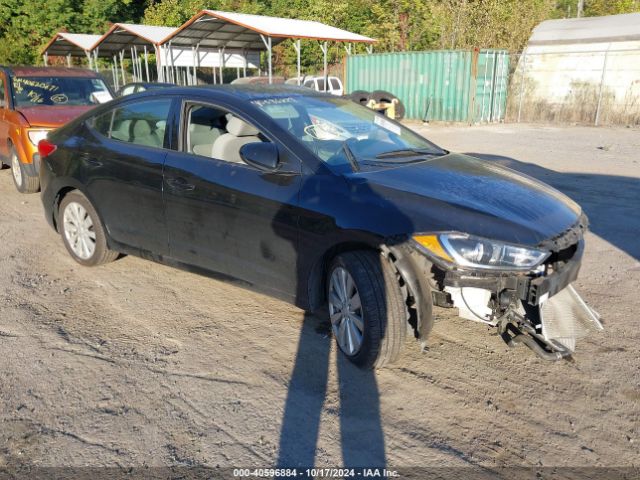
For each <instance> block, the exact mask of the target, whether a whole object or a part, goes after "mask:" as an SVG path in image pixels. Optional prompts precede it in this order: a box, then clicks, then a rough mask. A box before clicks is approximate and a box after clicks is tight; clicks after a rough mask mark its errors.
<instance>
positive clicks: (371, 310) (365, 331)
mask: <svg viewBox="0 0 640 480" xmlns="http://www.w3.org/2000/svg"><path fill="white" fill-rule="evenodd" d="M327 300H328V305H329V318H330V320H331V328H332V331H333V335H334V337H335V338H336V342H337V344H338V347H339V348H340V350H342V353H343V354H344V355H345V356H346V357H347V358H348V359H349V360H351V361H352V362H353V363H355V364H356V365H358V366H359V367H361V368H379V367H382V366H384V365H387V364H389V363H392V362H394V361H395V360H396V359H397V358H398V356H399V355H400V352H401V350H402V346H403V344H404V341H405V337H406V332H407V324H406V322H407V320H406V319H407V315H406V307H405V302H404V299H403V295H402V292H401V290H400V287H399V285H398V281H397V278H396V275H395V272H394V269H393V267H392V265H391V264H390V262H389V261H388V260H387V259H386V258H384V257H382V256H381V255H380V254H379V253H378V252H374V251H367V250H359V251H354V252H347V253H344V254H340V255H338V256H337V257H336V258H335V259H334V260H333V262H332V263H331V265H330V267H329V271H328V275H327Z"/></svg>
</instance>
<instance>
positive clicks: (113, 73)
mask: <svg viewBox="0 0 640 480" xmlns="http://www.w3.org/2000/svg"><path fill="white" fill-rule="evenodd" d="M111 79H112V83H113V88H114V89H116V90H117V89H118V76H117V75H116V69H115V67H114V66H113V63H112V64H111Z"/></svg>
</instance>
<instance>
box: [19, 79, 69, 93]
mask: <svg viewBox="0 0 640 480" xmlns="http://www.w3.org/2000/svg"><path fill="white" fill-rule="evenodd" d="M14 87H15V89H16V92H17V93H21V92H22V89H23V88H25V87H32V88H39V89H40V90H44V91H45V92H56V91H58V90H60V87H59V86H58V85H53V84H51V83H47V82H41V81H38V80H33V79H31V78H21V77H17V78H15V79H14Z"/></svg>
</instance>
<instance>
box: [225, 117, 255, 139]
mask: <svg viewBox="0 0 640 480" xmlns="http://www.w3.org/2000/svg"><path fill="white" fill-rule="evenodd" d="M227 132H229V133H230V134H232V135H235V136H236V137H252V136H255V135H258V133H260V132H259V131H258V130H257V129H256V128H254V127H252V126H251V125H249V124H248V123H247V122H245V121H243V120H240V119H239V118H238V117H231V118H230V119H229V121H228V123H227Z"/></svg>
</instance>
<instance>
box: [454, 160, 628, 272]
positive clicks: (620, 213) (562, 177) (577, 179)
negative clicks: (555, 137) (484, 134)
mask: <svg viewBox="0 0 640 480" xmlns="http://www.w3.org/2000/svg"><path fill="white" fill-rule="evenodd" d="M466 155H471V156H474V157H477V158H481V159H483V160H488V161H491V162H495V163H498V164H500V165H503V166H505V167H509V168H511V169H513V170H516V171H518V172H521V173H525V174H527V175H529V176H531V177H534V178H536V179H538V180H540V181H542V182H545V183H548V184H549V185H551V186H552V187H554V188H556V189H558V190H560V191H561V192H562V193H564V194H565V195H567V196H569V197H570V198H572V199H573V200H575V201H576V202H578V203H579V204H580V205H581V206H582V208H583V210H584V211H585V213H586V214H587V216H588V217H589V229H590V230H591V231H592V232H593V233H595V234H596V235H598V236H599V237H601V238H602V239H604V240H606V241H607V242H609V243H610V244H612V245H614V246H615V247H617V248H619V249H620V250H623V251H624V252H626V253H627V254H628V255H630V256H632V257H633V258H634V259H636V260H638V261H640V241H638V238H640V215H639V214H638V208H639V207H640V179H638V178H633V177H622V176H617V175H598V174H591V173H579V172H575V173H574V172H569V173H567V172H556V171H555V170H550V169H547V168H544V167H540V166H538V165H535V164H532V163H527V162H522V161H519V160H516V159H514V158H511V157H505V156H500V155H491V154H487V153H477V152H467V153H466Z"/></svg>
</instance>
